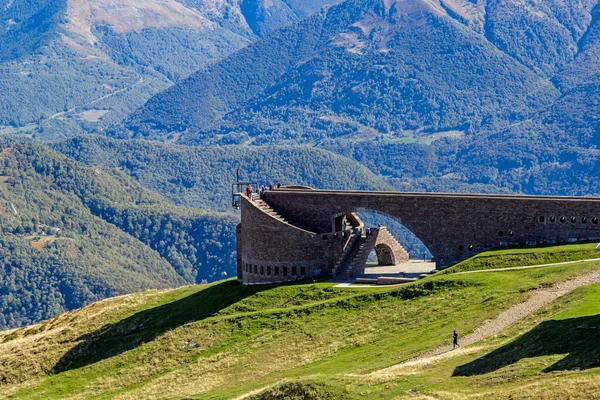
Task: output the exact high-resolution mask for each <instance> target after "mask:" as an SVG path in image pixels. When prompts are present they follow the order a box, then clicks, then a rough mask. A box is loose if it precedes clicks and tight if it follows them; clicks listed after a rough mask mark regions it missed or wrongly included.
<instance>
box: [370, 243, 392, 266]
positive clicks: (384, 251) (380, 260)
mask: <svg viewBox="0 0 600 400" xmlns="http://www.w3.org/2000/svg"><path fill="white" fill-rule="evenodd" d="M375 255H376V256H377V265H380V266H385V265H396V257H394V252H393V251H392V249H391V247H390V246H388V245H387V244H384V243H381V244H378V245H376V246H375Z"/></svg>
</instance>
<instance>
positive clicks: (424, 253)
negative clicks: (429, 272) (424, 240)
mask: <svg viewBox="0 0 600 400" xmlns="http://www.w3.org/2000/svg"><path fill="white" fill-rule="evenodd" d="M423 262H427V252H426V251H424V252H423Z"/></svg>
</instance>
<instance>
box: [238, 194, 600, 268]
mask: <svg viewBox="0 0 600 400" xmlns="http://www.w3.org/2000/svg"><path fill="white" fill-rule="evenodd" d="M265 199H266V200H267V201H268V202H269V203H271V204H273V205H274V206H276V207H277V208H278V209H282V210H285V212H286V213H289V214H290V215H291V216H293V217H294V218H297V219H300V220H302V221H306V222H307V225H309V226H310V229H311V230H313V231H314V232H315V233H317V234H322V233H329V232H331V231H332V230H333V228H332V227H333V224H334V222H333V221H334V219H335V217H336V216H339V215H343V214H349V213H352V212H361V211H364V212H374V213H380V214H383V215H387V216H390V217H392V218H394V219H395V220H397V221H398V222H400V223H401V224H403V225H404V226H405V227H406V228H408V229H409V230H410V231H412V232H413V233H414V234H415V235H416V236H417V237H418V238H419V239H420V240H421V241H422V242H423V243H424V244H425V246H427V248H428V249H429V251H430V252H431V253H432V254H433V256H434V257H435V259H436V262H437V268H444V267H448V266H450V265H452V264H454V263H457V262H459V261H462V260H464V259H466V258H469V257H471V256H472V255H474V254H477V253H479V252H482V251H485V250H489V249H492V248H496V247H499V246H507V245H521V244H541V243H558V242H573V241H584V240H600V223H599V221H598V219H599V218H600V199H598V198H582V197H541V196H502V195H489V196H488V195H469V194H437V193H390V192H350V191H315V190H310V191H309V190H306V191H303V190H289V191H287V190H276V191H272V192H268V193H266V197H265ZM244 239H245V236H244ZM300 259H302V258H300Z"/></svg>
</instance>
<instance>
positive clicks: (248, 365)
mask: <svg viewBox="0 0 600 400" xmlns="http://www.w3.org/2000/svg"><path fill="white" fill-rule="evenodd" d="M590 246H591V245H583V246H582V245H566V246H560V247H557V246H555V248H554V249H553V248H550V247H542V248H537V249H532V248H528V249H522V250H523V252H522V253H518V254H525V255H526V257H534V256H535V257H537V258H543V259H546V257H548V254H554V255H553V256H552V257H559V256H558V255H560V257H562V256H563V255H564V256H565V257H566V258H567V259H573V258H574V257H577V254H579V255H580V256H581V254H582V253H585V252H587V251H588V250H589V247H590ZM525 250H526V251H525ZM503 251H504V250H503ZM503 251H500V252H490V253H489V254H488V255H485V256H484V257H489V259H488V260H489V261H490V263H488V264H486V265H492V264H493V265H501V266H514V263H515V262H516V260H515V259H514V258H513V257H514V256H515V254H517V253H515V250H506V251H507V252H504V253H503ZM516 251H521V249H517V250H516ZM480 257H481V256H480ZM494 258H496V260H495V261H494V260H493V259H494ZM584 258H587V257H584ZM556 260H557V261H562V260H561V259H556ZM468 262H471V263H476V262H479V261H475V259H472V260H469V261H467V262H466V263H468ZM519 264H521V260H519ZM461 268H464V266H463V267H460V266H456V267H455V270H462V269H461ZM598 270H600V262H584V263H577V264H571V265H566V266H560V267H540V268H535V269H526V270H516V271H503V272H487V273H473V274H452V273H451V272H452V271H453V269H450V270H448V271H447V272H445V273H443V274H436V275H434V276H432V277H429V278H426V279H424V280H421V281H418V282H416V283H413V284H409V285H406V286H401V287H394V288H380V287H379V288H368V289H353V288H334V287H333V285H334V284H333V283H329V282H325V281H319V282H315V283H313V282H301V283H297V284H286V285H271V286H252V287H244V286H240V285H238V284H237V283H236V282H235V281H232V280H228V281H222V282H217V283H214V284H210V285H197V286H188V287H183V288H180V289H176V290H169V291H150V292H145V293H139V294H135V295H130V296H124V297H118V298H113V299H108V300H104V301H102V302H99V303H95V304H91V305H89V306H86V307H84V308H82V309H79V310H76V311H73V312H70V313H67V314H64V315H61V316H59V317H56V318H54V319H52V320H49V321H45V322H42V323H40V324H37V325H34V326H31V327H26V328H21V329H17V330H12V331H7V332H2V333H0V397H7V398H14V399H53V398H61V399H62V398H72V399H79V398H81V399H83V398H97V399H108V398H118V399H140V398H150V399H152V398H156V399H159V398H160V399H162V398H206V399H229V398H236V397H238V396H242V395H245V394H249V393H254V394H253V396H250V397H249V398H261V399H276V398H277V399H279V398H340V399H346V398H347V399H373V398H381V399H386V398H398V397H407V398H418V399H425V398H429V399H430V398H440V399H463V398H481V399H489V398H499V399H500V398H508V397H509V396H512V397H511V398H514V399H518V398H528V399H538V398H547V399H563V398H581V399H585V398H593V397H591V395H592V394H594V393H600V350H599V346H597V343H598V342H599V339H600V329H592V328H595V327H598V326H600V285H598V284H596V285H591V286H587V287H584V288H581V289H578V290H576V291H574V292H571V293H570V294H568V295H566V296H564V297H562V298H560V299H559V300H557V301H555V302H554V303H552V304H551V305H550V306H549V307H545V308H543V309H541V310H540V311H538V312H536V313H534V314H532V315H530V316H529V317H527V318H525V319H523V320H521V321H520V322H518V323H517V324H515V325H513V326H511V327H509V328H508V329H506V330H504V331H502V333H501V334H499V335H496V336H494V337H491V338H488V339H486V340H483V341H481V342H479V343H475V344H474V345H472V346H470V347H466V348H461V349H460V350H458V351H456V352H452V353H450V354H449V355H448V356H447V357H443V358H441V359H439V360H435V361H432V362H428V363H423V364H417V365H412V366H408V367H406V368H398V369H394V370H393V371H392V372H385V373H384V372H381V370H382V369H384V368H386V367H389V366H393V365H395V364H398V363H400V362H402V361H405V360H408V359H411V358H413V357H415V356H418V355H420V354H423V353H426V352H427V351H429V350H431V349H433V348H436V347H438V346H440V345H443V344H446V343H448V342H449V341H450V340H451V333H452V330H453V329H458V330H459V331H460V332H461V334H462V335H465V334H467V333H468V332H471V331H473V330H474V329H476V328H477V327H478V326H480V325H481V324H482V323H483V322H485V321H486V320H488V319H491V318H494V317H496V316H497V315H499V314H500V313H501V312H502V311H503V310H506V309H508V308H509V307H511V306H513V305H515V304H518V303H520V302H522V301H524V300H525V299H527V298H528V297H529V296H530V294H531V293H532V291H533V290H535V289H537V288H541V287H548V286H551V285H553V284H555V283H557V282H563V281H565V280H569V279H573V278H574V277H577V276H581V275H582V274H587V273H590V272H592V271H598ZM578 327H579V328H578Z"/></svg>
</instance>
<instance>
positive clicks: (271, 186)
mask: <svg viewBox="0 0 600 400" xmlns="http://www.w3.org/2000/svg"><path fill="white" fill-rule="evenodd" d="M271 191H273V182H271V183H269V192H271Z"/></svg>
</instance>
